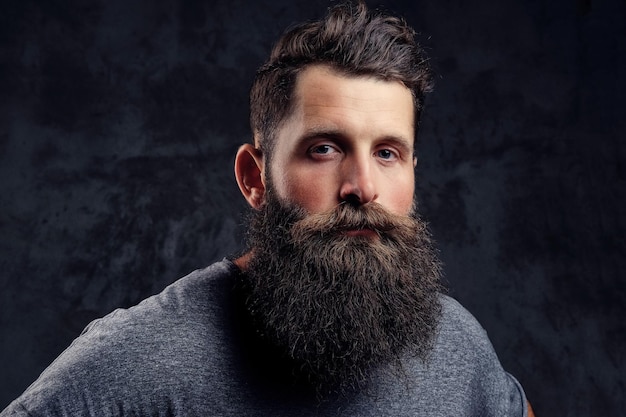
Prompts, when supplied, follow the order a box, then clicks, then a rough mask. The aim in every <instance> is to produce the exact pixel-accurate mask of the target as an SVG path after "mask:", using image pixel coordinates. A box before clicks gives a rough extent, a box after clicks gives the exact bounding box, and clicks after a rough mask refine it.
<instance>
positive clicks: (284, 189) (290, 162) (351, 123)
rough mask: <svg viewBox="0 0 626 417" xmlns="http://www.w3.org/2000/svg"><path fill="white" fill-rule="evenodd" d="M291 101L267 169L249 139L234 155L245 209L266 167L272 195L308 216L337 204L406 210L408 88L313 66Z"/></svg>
mask: <svg viewBox="0 0 626 417" xmlns="http://www.w3.org/2000/svg"><path fill="white" fill-rule="evenodd" d="M294 99H295V102H294V108H293V111H292V112H291V113H290V115H289V116H288V117H287V118H286V119H285V120H283V121H282V123H281V124H280V125H279V128H278V132H277V136H276V143H275V146H274V148H273V154H272V157H271V166H269V167H268V166H267V164H266V159H265V158H264V157H263V155H261V153H260V151H259V150H258V148H255V147H253V146H252V145H250V144H248V145H243V146H242V147H241V148H240V149H239V152H238V154H237V158H236V162H235V172H236V176H237V180H238V183H239V186H240V188H241V190H242V193H243V194H244V196H245V197H246V199H247V200H248V202H249V203H250V205H251V206H252V207H254V208H259V207H260V205H261V204H262V202H263V195H264V193H265V190H266V186H267V184H266V179H267V169H269V170H270V171H271V178H272V185H273V187H274V190H275V192H276V194H277V196H278V198H280V199H281V200H283V201H285V202H288V203H290V204H293V205H296V206H298V207H301V208H303V209H304V210H305V211H306V212H307V213H310V214H313V213H321V212H326V211H329V210H331V209H333V208H334V207H336V206H337V205H338V204H340V203H341V202H349V203H351V204H355V205H361V204H367V203H371V202H376V203H379V204H380V205H382V206H383V207H384V208H386V209H387V210H388V211H390V212H391V213H394V214H399V215H407V214H408V213H409V212H410V211H411V209H412V206H413V192H414V188H415V182H414V167H415V162H416V159H415V156H414V154H413V142H414V107H413V106H414V104H413V97H412V95H411V91H410V90H409V89H408V88H406V87H405V86H404V85H403V84H402V83H400V82H397V81H385V80H381V79H378V78H375V77H371V76H346V75H342V74H340V73H338V72H337V71H335V70H333V69H332V68H330V67H328V66H325V65H313V66H310V67H308V68H306V69H304V70H303V71H302V72H301V73H300V75H299V76H298V79H297V81H296V85H295V89H294ZM257 144H258V143H257Z"/></svg>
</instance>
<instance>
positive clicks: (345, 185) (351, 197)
mask: <svg viewBox="0 0 626 417" xmlns="http://www.w3.org/2000/svg"><path fill="white" fill-rule="evenodd" d="M373 169H374V167H373V166H372V164H371V161H370V160H369V158H367V157H366V156H360V157H359V156H356V155H355V156H354V157H353V158H347V159H346V160H345V161H344V162H343V166H342V169H341V175H342V178H341V187H340V189H339V198H340V200H341V201H342V202H347V203H349V204H352V205H354V206H360V205H363V204H367V203H369V202H372V201H374V200H376V198H378V194H377V193H376V186H375V181H374V173H373V171H372V170H373Z"/></svg>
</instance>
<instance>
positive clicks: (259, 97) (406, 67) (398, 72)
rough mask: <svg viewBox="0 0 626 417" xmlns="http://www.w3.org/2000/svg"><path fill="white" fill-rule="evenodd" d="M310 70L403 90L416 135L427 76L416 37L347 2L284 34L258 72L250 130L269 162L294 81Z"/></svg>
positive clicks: (392, 20) (395, 20)
mask: <svg viewBox="0 0 626 417" xmlns="http://www.w3.org/2000/svg"><path fill="white" fill-rule="evenodd" d="M312 65H325V66H327V67H329V68H332V69H333V70H334V71H335V72H337V73H338V74H341V75H343V76H346V77H359V76H367V77H374V78H377V79H380V80H385V81H396V82H398V83H400V84H402V85H404V86H405V87H406V88H407V89H408V90H409V91H410V92H411V94H412V99H413V111H414V116H415V128H416V130H417V126H418V121H419V116H420V111H421V109H422V106H423V100H424V94H425V93H426V92H428V91H430V89H431V75H430V70H429V66H428V61H427V58H426V56H425V54H424V53H423V51H422V49H421V47H420V46H419V45H418V44H417V43H416V41H415V32H414V31H413V29H412V28H411V27H409V26H408V25H407V24H406V22H405V21H404V20H403V19H401V18H399V17H395V16H388V15H384V14H382V13H377V12H373V11H370V10H368V9H367V7H366V5H365V3H364V2H358V3H352V2H348V3H344V4H339V5H337V6H335V7H333V8H331V9H330V10H329V12H328V14H327V16H326V17H325V18H324V19H322V20H319V21H315V22H308V23H303V24H300V25H297V26H294V27H292V28H291V29H290V30H288V31H287V32H286V33H285V34H284V35H283V36H282V37H281V38H280V40H279V41H278V42H277V43H276V45H275V46H274V49H273V50H272V52H271V55H270V58H269V59H268V61H267V62H266V63H265V64H264V65H263V66H262V67H261V68H259V70H258V71H257V74H256V78H255V80H254V83H253V85H252V89H251V92H250V124H251V128H252V132H253V134H254V140H255V144H256V146H257V147H259V148H260V149H262V150H263V152H264V153H265V154H266V155H267V156H268V157H270V156H271V150H272V147H273V145H274V143H275V136H276V131H277V129H278V128H279V127H280V125H281V123H282V122H283V121H284V120H285V119H286V118H288V117H289V115H290V113H291V111H292V110H293V105H294V89H295V85H296V80H297V78H298V76H299V75H300V74H301V73H302V71H304V70H305V69H306V68H308V67H310V66H312Z"/></svg>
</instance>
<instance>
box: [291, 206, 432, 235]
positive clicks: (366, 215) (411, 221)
mask: <svg viewBox="0 0 626 417" xmlns="http://www.w3.org/2000/svg"><path fill="white" fill-rule="evenodd" d="M298 217H299V218H300V219H299V220H297V221H295V222H294V224H293V226H292V228H291V238H292V242H293V243H298V242H302V241H304V240H306V239H309V238H310V237H312V236H333V235H338V234H341V233H343V232H347V231H351V230H372V231H374V232H376V233H377V234H378V235H379V236H380V237H390V238H393V237H394V235H407V234H409V235H410V234H414V233H418V232H419V231H420V229H421V228H422V223H421V222H417V221H416V218H415V217H414V216H413V215H412V214H411V215H408V216H406V215H404V216H403V215H397V214H393V213H391V212H389V211H387V210H386V209H385V208H384V207H383V206H382V205H380V204H379V203H374V202H372V203H368V204H365V205H362V206H358V207H355V206H353V205H351V204H348V203H341V204H339V205H338V206H336V207H335V208H333V209H332V210H330V211H327V212H324V213H318V214H306V215H302V214H301V215H300V216H298Z"/></svg>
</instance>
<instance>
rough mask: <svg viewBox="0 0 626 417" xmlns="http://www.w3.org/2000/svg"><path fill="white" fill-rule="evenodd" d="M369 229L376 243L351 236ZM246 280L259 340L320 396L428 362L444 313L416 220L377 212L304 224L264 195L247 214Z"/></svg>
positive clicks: (346, 211)
mask: <svg viewBox="0 0 626 417" xmlns="http://www.w3.org/2000/svg"><path fill="white" fill-rule="evenodd" d="M362 229H368V230H371V231H374V232H375V233H376V235H375V236H373V237H372V236H348V235H346V233H345V232H346V231H348V230H362ZM248 244H249V248H250V250H251V253H252V257H251V260H250V262H249V264H248V268H247V271H246V275H245V280H246V285H245V286H246V291H247V294H248V295H247V300H246V305H247V309H248V311H249V313H250V315H251V317H252V319H253V322H254V326H255V328H256V330H257V332H258V333H259V335H260V336H261V337H262V338H263V339H265V340H266V341H267V342H269V343H270V344H272V345H273V346H275V347H276V348H278V349H279V350H280V351H281V352H282V354H283V356H286V357H287V358H288V360H289V361H290V363H291V366H292V372H293V374H294V375H295V376H296V377H298V378H302V377H304V378H305V379H306V381H307V383H308V384H311V385H312V387H313V388H314V389H315V391H316V392H317V394H318V396H320V397H324V396H327V395H328V394H330V393H340V394H345V393H346V392H347V391H350V390H355V389H361V388H363V387H364V386H365V385H366V382H367V380H368V376H369V375H370V374H371V372H372V370H374V369H376V368H379V367H380V365H383V364H390V365H393V366H392V369H394V370H397V371H400V373H401V371H402V369H401V368H402V367H401V360H400V359H401V358H402V357H403V356H404V355H412V356H414V357H417V358H420V359H425V358H426V356H427V354H428V352H429V351H430V349H431V347H432V344H433V341H434V337H435V333H436V329H437V325H438V322H439V317H440V314H441V307H440V302H439V291H440V289H441V287H440V284H439V277H440V263H439V261H438V259H437V256H436V252H435V250H434V249H433V246H432V243H431V238H430V234H429V233H428V230H427V227H426V225H425V223H424V222H422V221H420V220H419V218H418V216H417V215H415V214H412V215H411V216H396V215H392V214H390V213H388V212H387V211H386V210H384V209H383V208H382V207H381V206H380V205H378V204H376V203H370V204H367V205H363V206H359V207H354V206H351V205H349V204H341V205H339V206H337V207H336V209H334V210H332V211H330V212H328V213H324V214H316V215H307V214H306V213H305V212H304V211H303V210H302V209H299V208H295V207H289V206H287V205H286V204H283V203H281V202H280V201H279V200H278V199H277V198H276V197H274V196H273V194H272V193H271V192H270V193H268V194H267V196H266V203H265V205H264V207H263V208H262V209H261V210H260V211H258V212H256V213H254V214H253V217H252V219H251V226H250V232H249V235H248Z"/></svg>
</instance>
